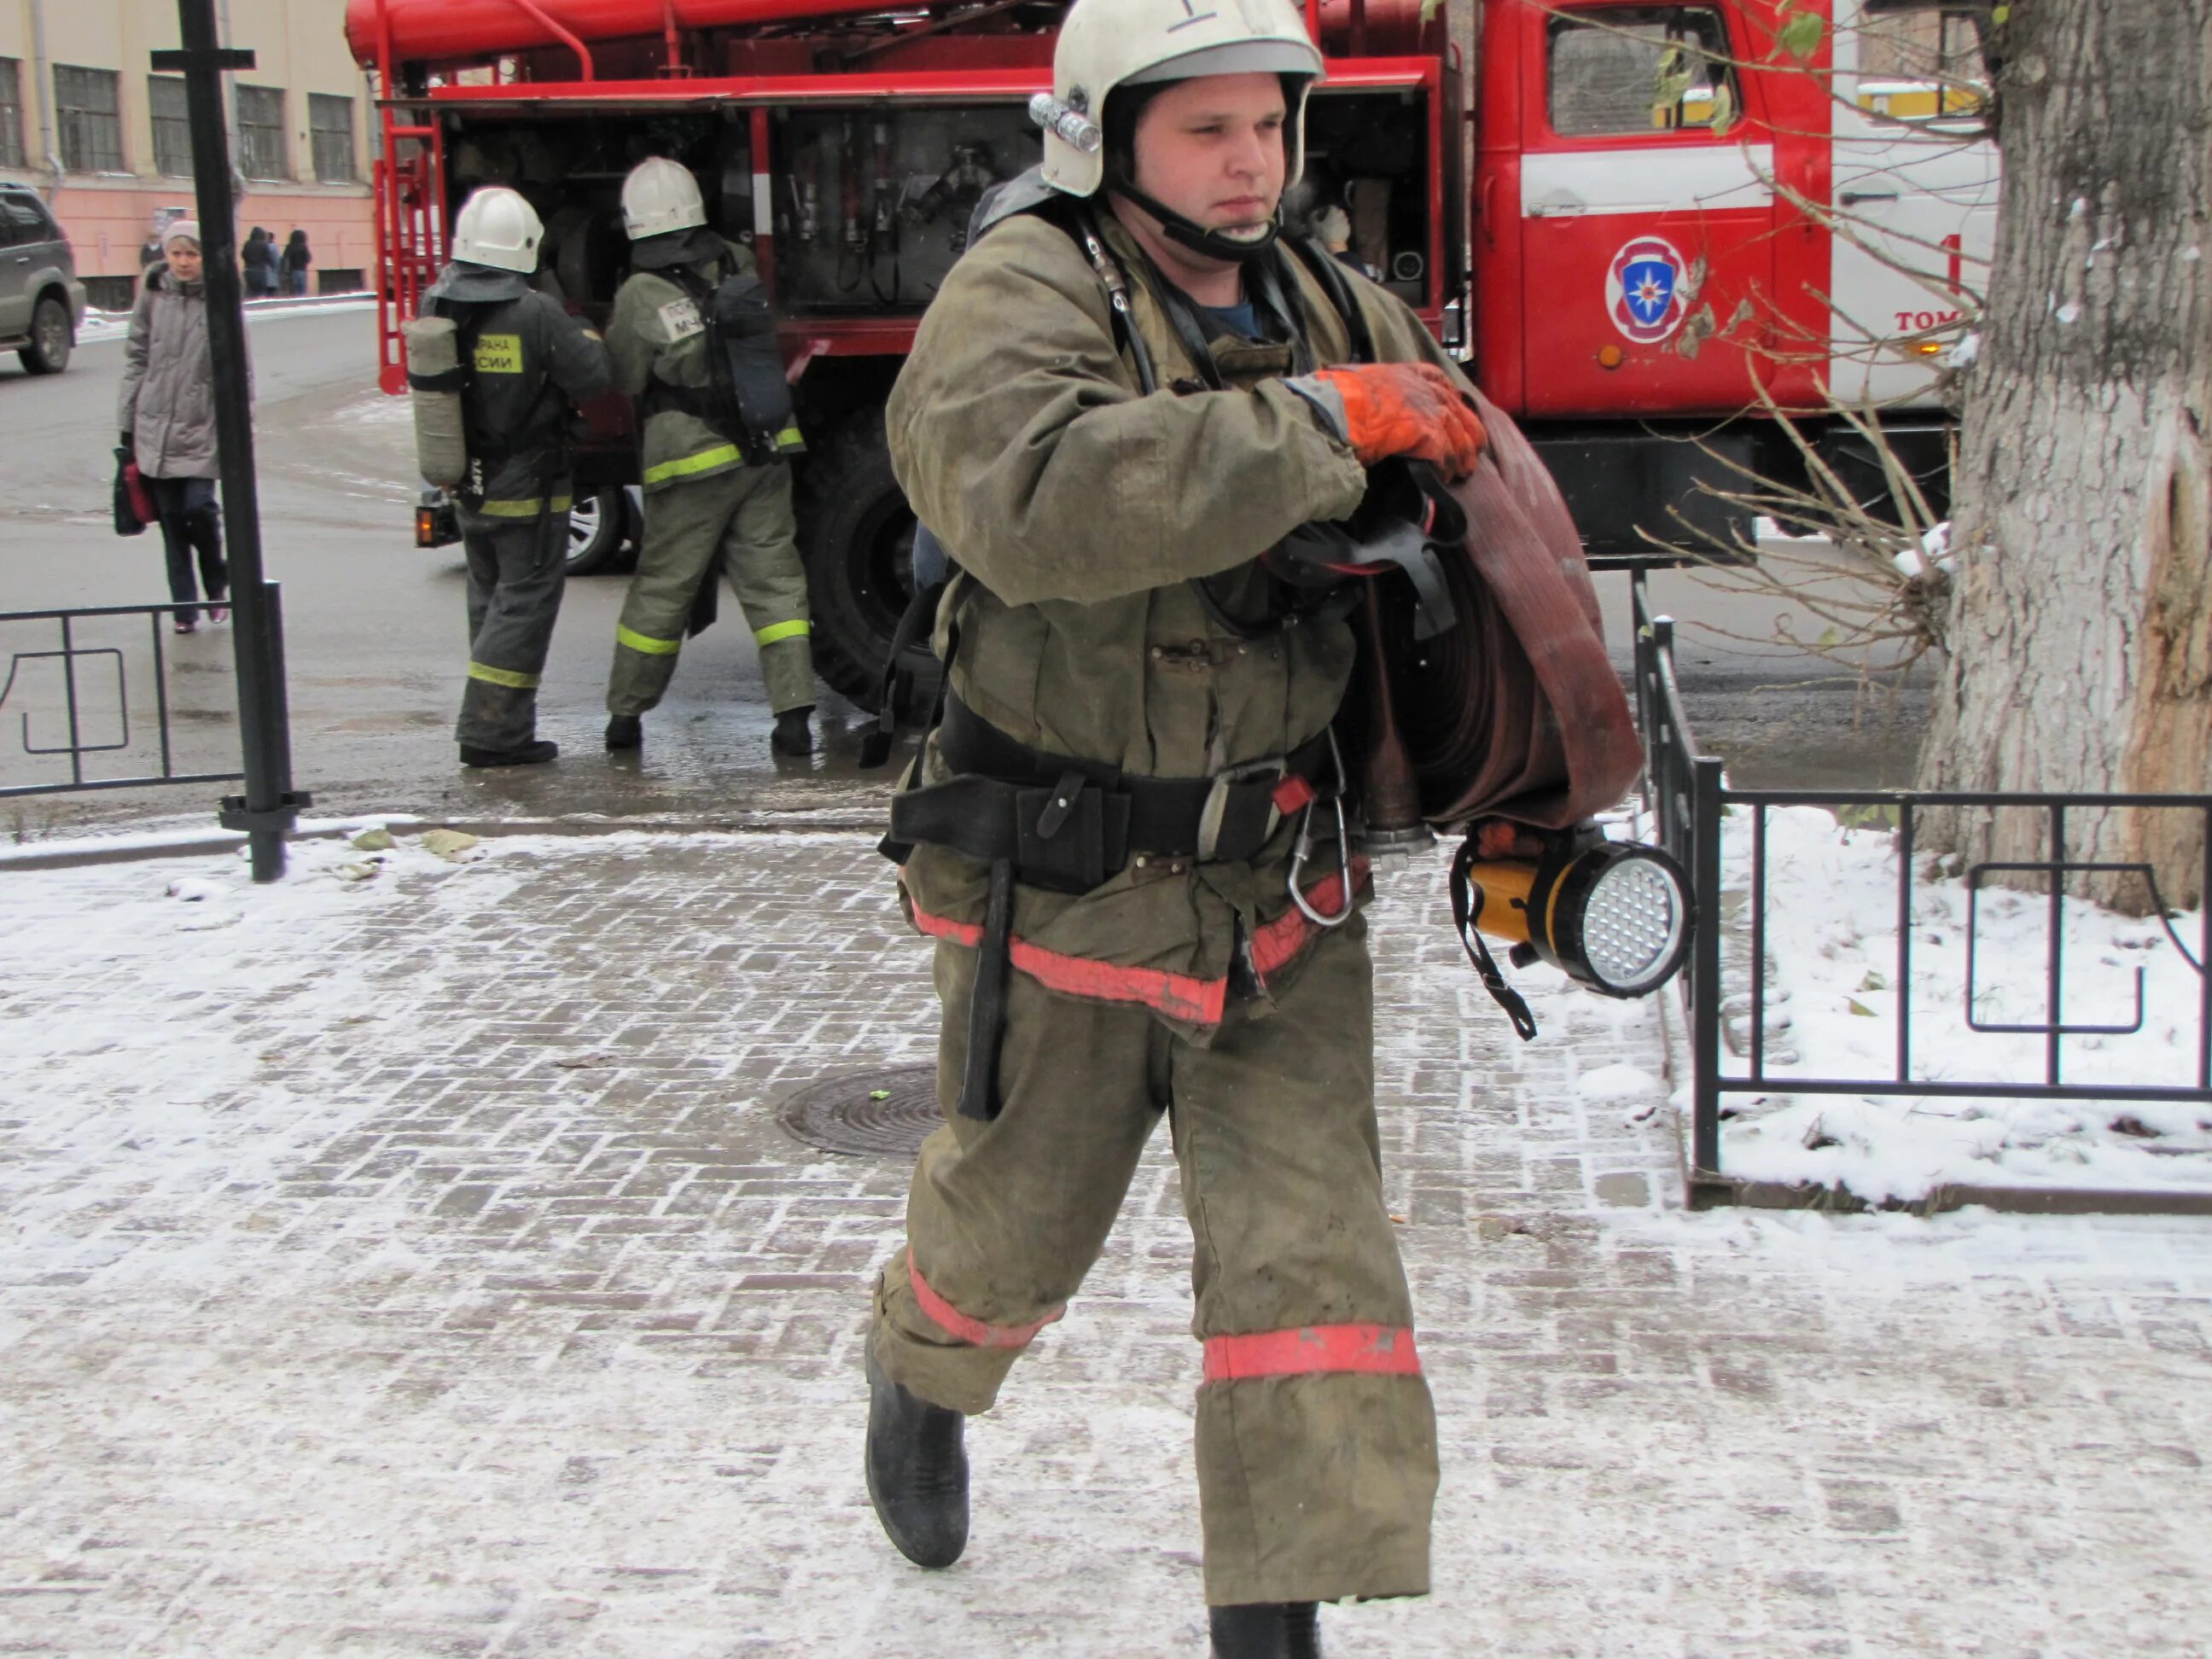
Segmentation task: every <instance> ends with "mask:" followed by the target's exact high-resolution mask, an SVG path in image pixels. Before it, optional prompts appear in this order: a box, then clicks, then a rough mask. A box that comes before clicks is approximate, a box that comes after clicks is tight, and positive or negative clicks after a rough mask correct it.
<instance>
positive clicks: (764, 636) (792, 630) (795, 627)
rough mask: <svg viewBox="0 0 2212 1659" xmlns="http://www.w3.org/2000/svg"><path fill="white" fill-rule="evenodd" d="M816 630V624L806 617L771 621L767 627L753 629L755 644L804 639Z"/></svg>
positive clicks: (772, 643) (771, 643)
mask: <svg viewBox="0 0 2212 1659" xmlns="http://www.w3.org/2000/svg"><path fill="white" fill-rule="evenodd" d="M813 631H814V624H813V623H811V622H808V621H807V620H806V619H805V617H800V618H799V620H798V621H797V622H787V623H769V625H768V626H767V627H766V628H756V629H753V643H754V644H755V645H774V644H775V642H776V641H779V640H796V639H803V638H805V636H806V635H809V634H811V633H812V632H813Z"/></svg>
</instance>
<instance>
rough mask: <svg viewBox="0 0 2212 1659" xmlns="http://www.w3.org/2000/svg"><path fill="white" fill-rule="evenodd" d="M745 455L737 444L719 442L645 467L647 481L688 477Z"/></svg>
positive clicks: (724, 464) (657, 481)
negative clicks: (676, 458)
mask: <svg viewBox="0 0 2212 1659" xmlns="http://www.w3.org/2000/svg"><path fill="white" fill-rule="evenodd" d="M743 459H744V456H743V455H742V454H740V453H738V447H737V446H736V445H735V444H717V445H715V446H714V448H712V449H702V450H701V451H700V452H699V453H697V454H696V455H686V456H684V457H683V458H681V459H678V460H673V461H663V462H662V463H661V464H660V465H659V466H648V467H647V468H646V469H645V482H646V483H649V484H657V483H667V482H668V481H669V480H670V479H671V478H688V477H690V476H691V474H693V473H694V472H710V471H713V470H714V468H716V467H718V466H726V465H730V464H731V463H732V462H733V461H741V460H743Z"/></svg>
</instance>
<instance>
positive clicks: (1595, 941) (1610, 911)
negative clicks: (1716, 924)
mask: <svg viewBox="0 0 2212 1659" xmlns="http://www.w3.org/2000/svg"><path fill="white" fill-rule="evenodd" d="M1683 921H1684V915H1683V905H1682V895H1681V891H1680V888H1679V886H1678V885H1677V884H1676V882H1675V879H1674V873H1673V872H1672V871H1671V870H1669V869H1668V866H1665V865H1663V864H1662V863H1660V862H1659V861H1658V860H1656V859H1650V858H1626V859H1622V860H1620V861H1619V862H1618V863H1615V864H1614V865H1613V866H1612V867H1611V868H1609V869H1607V871H1606V872H1604V873H1603V874H1601V875H1600V876H1599V877H1598V878H1597V880H1596V882H1595V884H1593V885H1592V886H1591V888H1590V890H1589V899H1588V900H1587V901H1586V902H1585V903H1584V905H1583V932H1582V943H1583V957H1584V958H1585V959H1586V960H1587V961H1588V962H1589V966H1590V971H1591V972H1592V973H1594V974H1595V975H1597V977H1598V979H1599V980H1600V981H1601V982H1602V983H1603V985H1604V986H1605V987H1606V988H1607V989H1608V990H1610V991H1613V992H1614V993H1616V994H1626V995H1630V996H1633V995H1635V994H1638V993H1639V992H1642V991H1645V990H1648V989H1650V988H1651V987H1654V986H1656V985H1657V984H1659V983H1661V982H1662V981H1664V980H1665V979H1666V978H1667V976H1668V975H1670V974H1671V973H1673V972H1674V969H1675V967H1676V966H1677V965H1678V963H1679V962H1680V957H1681V946H1682V937H1683Z"/></svg>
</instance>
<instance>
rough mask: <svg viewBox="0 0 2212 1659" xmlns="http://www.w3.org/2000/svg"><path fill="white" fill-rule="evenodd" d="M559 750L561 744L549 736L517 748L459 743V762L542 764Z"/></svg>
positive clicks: (516, 764) (477, 764) (481, 764)
mask: <svg viewBox="0 0 2212 1659" xmlns="http://www.w3.org/2000/svg"><path fill="white" fill-rule="evenodd" d="M560 752H561V745H560V744H557V743H555V742H554V741H553V740H552V739H551V738H538V741H537V742H535V743H526V744H523V745H522V746H521V747H520V748H519V749H477V748H474V747H472V746H471V745H470V744H462V745H461V764H462V765H464V766H542V765H544V763H546V762H547V761H550V760H551V759H552V758H553V757H555V756H556V755H557V754H559V753H560Z"/></svg>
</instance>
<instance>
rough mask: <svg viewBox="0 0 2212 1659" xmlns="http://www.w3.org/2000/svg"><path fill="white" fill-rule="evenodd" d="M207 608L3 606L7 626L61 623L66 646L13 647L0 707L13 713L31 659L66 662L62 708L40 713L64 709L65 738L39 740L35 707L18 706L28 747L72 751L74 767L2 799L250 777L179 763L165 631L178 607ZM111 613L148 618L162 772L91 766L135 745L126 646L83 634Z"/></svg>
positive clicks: (0, 791) (33, 752)
mask: <svg viewBox="0 0 2212 1659" xmlns="http://www.w3.org/2000/svg"><path fill="white" fill-rule="evenodd" d="M202 608H204V607H203V606H202V605H94V606H90V607H84V608H79V609H76V610H68V611H6V612H0V628H5V627H7V626H9V624H15V623H54V624H56V628H57V638H58V641H59V645H58V648H57V649H53V650H31V651H12V652H10V653H9V656H8V666H7V673H6V676H5V677H4V678H0V711H5V710H6V708H7V704H8V700H9V696H12V695H16V694H17V687H18V681H19V680H20V679H21V677H22V674H23V670H24V667H25V665H27V664H32V663H40V662H58V663H59V664H60V665H61V690H62V698H61V707H60V708H58V710H47V709H41V710H40V711H39V714H40V715H45V716H49V717H51V716H54V715H58V719H59V721H60V723H61V724H62V726H64V728H65V731H66V737H65V739H64V741H62V742H60V743H46V742H40V741H38V740H36V739H35V738H34V737H33V719H34V716H33V713H32V711H30V710H27V709H18V710H17V711H15V712H16V713H17V714H18V715H19V718H20V720H21V728H20V729H21V746H22V752H23V753H24V754H26V755H30V756H33V757H39V758H41V759H44V758H46V757H54V756H61V757H66V759H67V762H68V765H69V776H68V778H67V779H66V780H56V781H52V782H46V783H21V784H8V785H0V799H4V798H8V797H12V796H19V795H58V794H65V793H71V792H74V791H78V790H87V789H138V788H146V787H152V786H155V785H159V784H171V783H231V782H235V781H238V780H239V779H240V778H242V777H244V776H245V774H244V773H243V772H242V771H234V772H191V771H185V772H180V771H179V770H178V769H177V757H176V742H175V738H174V733H173V731H172V722H171V713H172V711H171V708H170V702H169V677H168V657H167V649H166V647H165V646H164V643H163V641H162V637H161V629H162V624H163V623H164V622H165V621H166V620H167V618H169V617H173V616H175V615H176V614H177V613H178V612H179V611H198V610H200V609H202ZM96 617H145V618H146V622H147V633H148V635H149V639H150V641H151V643H152V647H153V683H154V689H153V702H154V732H153V737H154V739H155V742H156V743H157V744H158V745H159V747H160V750H161V770H160V771H158V772H144V773H136V774H132V775H127V776H122V777H95V776H94V775H91V771H90V770H89V769H88V759H89V757H94V756H97V755H107V754H115V753H118V752H125V751H128V750H131V748H132V746H133V744H132V738H131V676H130V669H129V663H128V659H127V658H126V655H125V651H124V648H123V647H120V646H118V645H113V644H86V643H84V642H83V641H82V637H81V635H80V628H81V625H82V623H86V622H88V621H90V620H92V619H94V618H96ZM111 671H112V686H113V702H112V704H109V703H108V702H106V699H105V698H104V697H100V692H101V691H102V690H104V689H105V688H106V686H107V685H108V684H110V673H111ZM29 695H30V694H29V692H28V691H27V690H25V691H24V692H23V693H22V694H21V696H24V697H27V696H29ZM94 697H97V698H99V699H100V700H99V702H96V703H94V702H88V698H94ZM43 735H45V734H44V733H40V736H43Z"/></svg>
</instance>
